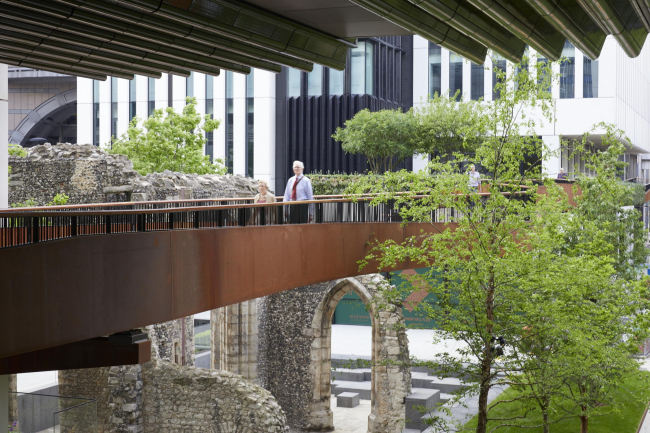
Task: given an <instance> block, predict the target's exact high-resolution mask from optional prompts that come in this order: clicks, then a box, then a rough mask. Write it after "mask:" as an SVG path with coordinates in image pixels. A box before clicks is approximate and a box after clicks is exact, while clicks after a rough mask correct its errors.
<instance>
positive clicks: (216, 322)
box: [210, 299, 258, 383]
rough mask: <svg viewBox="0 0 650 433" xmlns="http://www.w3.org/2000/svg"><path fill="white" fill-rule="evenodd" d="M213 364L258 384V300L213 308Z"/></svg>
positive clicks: (216, 367) (211, 357)
mask: <svg viewBox="0 0 650 433" xmlns="http://www.w3.org/2000/svg"><path fill="white" fill-rule="evenodd" d="M210 327H211V333H210V334H211V340H212V341H211V349H210V350H211V355H210V366H211V367H212V368H213V369H217V370H226V371H230V372H232V373H235V374H239V375H242V376H244V377H245V378H246V379H248V380H250V381H252V382H254V383H258V380H257V350H258V324H257V299H253V300H251V301H246V302H242V303H240V304H235V305H229V306H227V307H224V308H219V309H216V310H212V312H211V314H210Z"/></svg>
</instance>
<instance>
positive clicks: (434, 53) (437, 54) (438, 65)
mask: <svg viewBox="0 0 650 433" xmlns="http://www.w3.org/2000/svg"><path fill="white" fill-rule="evenodd" d="M441 92H442V52H441V50H440V46H439V45H436V44H432V43H431V42H429V97H430V98H433V95H434V94H436V93H437V94H438V95H440V93H441Z"/></svg>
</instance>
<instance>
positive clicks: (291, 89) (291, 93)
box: [287, 65, 316, 98]
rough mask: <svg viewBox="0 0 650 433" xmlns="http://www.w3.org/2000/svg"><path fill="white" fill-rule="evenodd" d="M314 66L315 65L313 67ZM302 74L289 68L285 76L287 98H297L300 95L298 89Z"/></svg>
mask: <svg viewBox="0 0 650 433" xmlns="http://www.w3.org/2000/svg"><path fill="white" fill-rule="evenodd" d="M314 66H316V65H314ZM301 78H302V72H300V71H299V70H298V69H293V68H289V73H288V74H287V98H298V97H299V96H300V94H301V93H302V92H301V91H300V87H301V85H302V80H301Z"/></svg>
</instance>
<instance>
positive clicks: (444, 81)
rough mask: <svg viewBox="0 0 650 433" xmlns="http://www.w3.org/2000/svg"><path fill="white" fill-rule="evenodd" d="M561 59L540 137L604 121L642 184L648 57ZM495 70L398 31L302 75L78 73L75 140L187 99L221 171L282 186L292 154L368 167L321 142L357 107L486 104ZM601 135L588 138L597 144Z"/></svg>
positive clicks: (649, 94) (617, 53)
mask: <svg viewBox="0 0 650 433" xmlns="http://www.w3.org/2000/svg"><path fill="white" fill-rule="evenodd" d="M563 56H564V57H565V58H566V59H567V60H566V61H565V62H564V63H562V64H561V65H559V66H558V68H559V69H560V70H559V71H558V72H561V73H562V78H561V80H560V82H559V83H556V84H554V85H553V87H552V89H550V91H551V93H552V95H553V98H554V101H555V120H554V121H553V122H546V123H545V124H544V125H543V126H542V127H540V128H539V130H538V131H539V134H540V135H542V137H543V139H544V141H545V142H546V143H547V144H549V145H550V146H551V148H556V149H557V148H559V147H560V137H565V138H570V137H577V136H579V135H581V134H583V133H584V132H587V131H590V130H591V129H592V127H593V125H595V124H597V123H599V122H607V123H612V124H614V125H616V126H618V127H619V128H621V129H623V130H624V131H626V133H627V135H628V137H629V138H630V140H631V141H632V143H633V145H634V146H633V147H631V148H630V149H629V151H628V153H627V155H626V159H627V161H628V162H629V163H630V164H629V167H628V169H627V173H626V174H625V176H626V178H632V177H643V178H650V170H649V169H650V165H649V166H648V167H646V166H645V165H644V164H643V163H642V158H641V157H640V155H642V154H645V153H650V52H648V50H644V51H643V52H642V53H641V54H640V55H639V56H638V57H637V58H634V59H631V58H629V57H628V56H627V55H625V53H624V52H623V49H622V48H621V47H620V45H619V44H618V43H616V41H615V39H614V38H613V37H611V36H610V37H608V39H607V40H606V42H605V45H604V47H603V50H602V54H601V56H600V57H599V58H598V59H594V60H592V59H590V58H589V57H588V56H585V55H584V54H582V53H581V52H580V50H578V49H577V48H575V47H574V46H573V45H572V44H571V43H570V42H568V41H567V42H566V43H565V46H564V51H563ZM529 57H530V59H531V63H534V62H538V61H546V59H545V58H544V57H542V56H541V55H537V54H536V53H535V52H533V51H532V50H531V51H530V52H529ZM495 68H506V69H507V70H510V69H511V68H513V64H511V63H510V62H508V61H506V60H505V59H502V58H500V57H498V56H494V57H488V58H487V60H486V63H485V64H484V65H476V64H474V63H472V62H470V61H468V60H466V59H464V58H462V57H460V56H458V55H456V54H455V53H453V52H451V51H449V50H447V49H445V48H442V47H440V46H438V45H435V44H432V43H430V42H428V41H426V40H425V39H423V38H421V37H419V36H397V37H385V38H369V39H362V40H360V41H359V42H358V44H357V48H354V49H351V50H350V51H349V53H348V57H347V67H346V69H345V71H341V72H339V71H336V70H333V69H330V68H327V67H323V66H320V65H315V66H314V70H313V71H312V72H310V73H306V72H301V71H299V70H296V69H290V68H286V67H283V68H282V72H281V73H279V74H274V73H272V72H267V71H262V70H257V69H255V70H253V72H252V73H251V74H250V75H248V76H245V75H242V74H237V73H232V72H223V73H222V74H221V75H219V76H217V77H212V76H209V75H204V74H199V73H193V74H192V76H190V77H189V78H182V77H178V76H169V75H163V77H162V78H161V79H158V80H155V79H152V78H147V77H142V76H136V79H135V80H133V81H128V80H123V79H117V78H111V79H109V80H107V81H104V82H101V81H93V80H90V79H86V78H79V79H78V85H77V86H78V90H79V100H78V125H79V126H78V142H79V143H94V144H95V145H106V144H109V143H110V141H111V136H119V135H121V134H123V133H124V132H125V131H126V129H127V127H128V123H129V121H130V119H131V118H132V117H133V116H134V115H137V116H139V117H146V116H148V115H149V114H151V112H152V110H153V109H154V108H164V107H168V106H172V107H174V108H175V109H176V110H181V109H182V107H183V105H184V103H185V102H184V101H185V97H186V96H194V97H196V98H197V101H198V110H199V112H202V113H208V114H212V115H213V116H214V117H215V118H217V119H220V120H221V126H220V127H219V128H218V129H217V130H216V131H215V132H214V133H212V134H209V135H208V143H207V146H206V153H207V154H208V155H211V156H213V157H215V158H222V159H223V160H224V161H225V163H226V165H227V166H228V170H229V172H231V173H234V174H242V175H247V176H254V177H256V178H260V179H265V180H267V181H268V182H269V183H270V184H271V185H275V188H276V190H281V189H282V188H283V187H284V182H285V181H286V179H287V178H288V177H289V176H290V175H291V173H290V171H291V170H290V164H291V162H292V161H293V160H294V159H300V160H303V161H304V162H305V165H306V169H307V172H309V171H322V172H328V171H329V172H347V173H350V172H361V171H364V170H365V169H366V164H365V160H364V158H363V157H361V156H355V155H346V154H345V152H343V150H342V149H341V146H340V144H339V143H336V142H335V141H334V140H333V139H332V138H331V135H332V133H333V132H334V131H335V129H336V127H337V126H341V125H343V123H344V122H345V120H347V119H349V118H351V117H352V116H354V114H355V113H356V112H358V111H360V110H362V109H364V108H369V109H370V110H379V109H384V108H399V109H402V110H408V109H409V108H411V107H412V106H413V105H415V106H417V105H419V104H421V103H422V101H424V100H425V98H426V97H427V95H429V94H433V93H435V92H439V93H440V92H442V93H444V92H447V91H449V92H451V93H454V92H455V91H456V90H460V92H461V94H462V97H463V98H468V99H469V98H471V99H476V100H477V99H479V98H483V100H484V101H488V102H489V101H491V100H493V98H495V97H498V95H497V94H496V93H495V92H494V84H495V81H496V74H495V73H494V69H495ZM170 77H171V78H170ZM602 132H603V131H602V130H599V129H596V130H595V131H594V132H593V134H592V139H593V141H594V142H595V143H598V142H599V134H601V133H602ZM648 163H649V164H650V161H649V162H648ZM425 164H426V158H423V157H421V156H416V157H414V158H413V159H412V160H409V161H407V162H406V163H405V167H406V168H409V169H411V168H412V169H416V170H417V169H421V168H422V167H424V165H425ZM581 164H582V165H581ZM560 167H563V168H564V169H565V170H566V171H576V172H579V171H581V170H583V169H584V163H582V162H581V161H579V160H577V159H575V160H574V159H573V158H570V157H569V153H568V151H567V150H566V149H565V150H564V151H563V152H562V154H561V155H558V157H557V158H554V159H553V160H551V161H549V163H548V166H547V167H545V170H546V171H547V172H548V173H550V174H554V173H557V172H558V171H559V168H560Z"/></svg>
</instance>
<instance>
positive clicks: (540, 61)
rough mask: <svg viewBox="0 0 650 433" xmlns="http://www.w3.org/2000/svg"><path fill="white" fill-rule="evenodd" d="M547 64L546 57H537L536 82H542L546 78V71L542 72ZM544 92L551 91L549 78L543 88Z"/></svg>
mask: <svg viewBox="0 0 650 433" xmlns="http://www.w3.org/2000/svg"><path fill="white" fill-rule="evenodd" d="M546 65H548V59H547V58H546V57H538V58H537V84H542V82H543V81H544V79H545V78H546V73H545V72H544V68H545V67H546ZM543 90H544V91H545V92H546V93H551V82H550V80H549V82H548V83H546V86H545V88H544V89H543Z"/></svg>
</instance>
